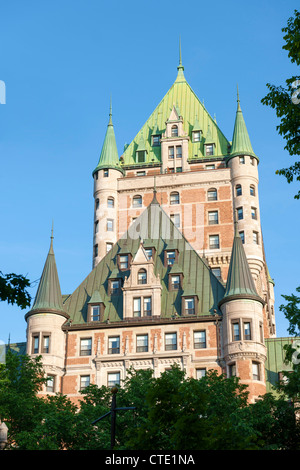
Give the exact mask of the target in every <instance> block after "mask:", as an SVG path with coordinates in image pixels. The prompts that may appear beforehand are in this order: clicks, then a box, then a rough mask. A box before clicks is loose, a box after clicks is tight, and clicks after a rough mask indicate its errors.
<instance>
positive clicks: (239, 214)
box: [236, 207, 244, 220]
mask: <svg viewBox="0 0 300 470" xmlns="http://www.w3.org/2000/svg"><path fill="white" fill-rule="evenodd" d="M236 214H237V219H238V220H242V219H243V218H244V215H243V208H242V207H238V208H237V210H236Z"/></svg>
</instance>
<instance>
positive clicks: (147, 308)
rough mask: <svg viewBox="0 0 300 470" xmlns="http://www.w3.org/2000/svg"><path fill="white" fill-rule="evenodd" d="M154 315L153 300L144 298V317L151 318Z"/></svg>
mask: <svg viewBox="0 0 300 470" xmlns="http://www.w3.org/2000/svg"><path fill="white" fill-rule="evenodd" d="M151 315H152V299H151V297H144V316H146V317H150V316H151Z"/></svg>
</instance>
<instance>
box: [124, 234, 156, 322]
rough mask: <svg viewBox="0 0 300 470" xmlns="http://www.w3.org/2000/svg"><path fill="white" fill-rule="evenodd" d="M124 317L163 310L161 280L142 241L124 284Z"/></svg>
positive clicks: (149, 314)
mask: <svg viewBox="0 0 300 470" xmlns="http://www.w3.org/2000/svg"><path fill="white" fill-rule="evenodd" d="M122 290H123V296H124V303H123V305H124V310H123V318H124V319H125V318H131V317H140V318H142V317H149V316H154V315H155V316H159V315H160V312H161V290H162V286H161V282H160V277H159V276H156V275H155V272H154V261H153V258H152V257H151V258H149V257H148V256H147V253H146V251H145V249H144V247H143V242H142V241H141V242H140V246H139V248H138V251H137V253H136V255H135V257H134V259H133V260H132V262H131V265H130V275H129V276H128V277H126V278H125V280H124V284H123V289H122Z"/></svg>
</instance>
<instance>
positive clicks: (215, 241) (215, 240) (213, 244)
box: [209, 235, 220, 250]
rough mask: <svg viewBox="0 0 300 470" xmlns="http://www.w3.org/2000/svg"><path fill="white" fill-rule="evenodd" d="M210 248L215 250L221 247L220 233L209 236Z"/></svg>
mask: <svg viewBox="0 0 300 470" xmlns="http://www.w3.org/2000/svg"><path fill="white" fill-rule="evenodd" d="M209 248H210V249H211V250H215V249H217V248H220V240H219V235H210V236H209Z"/></svg>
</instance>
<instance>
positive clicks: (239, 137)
mask: <svg viewBox="0 0 300 470" xmlns="http://www.w3.org/2000/svg"><path fill="white" fill-rule="evenodd" d="M237 103H238V104H237V111H236V118H235V124H234V130H233V137H232V146H231V152H230V157H229V158H231V157H235V156H237V155H250V156H252V157H256V158H257V156H256V155H255V153H254V151H253V148H252V145H251V142H250V138H249V134H248V131H247V127H246V124H245V120H244V117H243V113H242V109H241V105H240V98H239V92H237Z"/></svg>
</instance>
